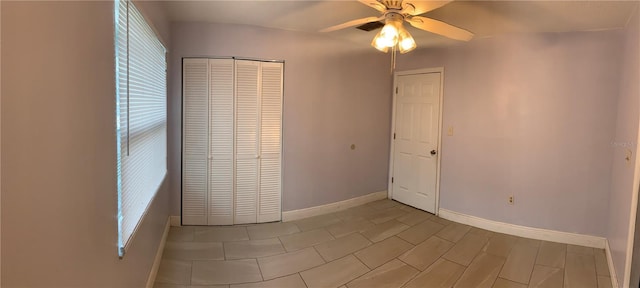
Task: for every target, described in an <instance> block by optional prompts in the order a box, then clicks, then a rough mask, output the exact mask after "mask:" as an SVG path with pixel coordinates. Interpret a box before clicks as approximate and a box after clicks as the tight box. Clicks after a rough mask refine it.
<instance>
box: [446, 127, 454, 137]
mask: <svg viewBox="0 0 640 288" xmlns="http://www.w3.org/2000/svg"><path fill="white" fill-rule="evenodd" d="M447 136H453V126H449V129H447Z"/></svg>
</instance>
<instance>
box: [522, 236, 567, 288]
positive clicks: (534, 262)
mask: <svg viewBox="0 0 640 288" xmlns="http://www.w3.org/2000/svg"><path fill="white" fill-rule="evenodd" d="M542 244H544V241H540V245H538V249H537V250H536V258H535V259H534V260H533V267H531V274H529V281H527V285H529V284H530V283H531V279H532V278H533V271H534V270H536V263H537V262H538V256H540V250H541V249H542ZM565 261H566V259H565ZM563 286H564V285H563Z"/></svg>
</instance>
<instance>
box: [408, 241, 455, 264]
mask: <svg viewBox="0 0 640 288" xmlns="http://www.w3.org/2000/svg"><path fill="white" fill-rule="evenodd" d="M453 245H454V244H453V243H451V242H449V241H447V240H443V239H440V238H438V237H437V236H432V237H431V238H429V239H427V240H425V241H424V242H422V243H420V244H418V246H416V247H414V248H413V249H411V250H409V251H407V252H406V253H404V254H402V256H400V257H398V259H400V260H402V261H403V262H405V263H407V264H409V265H411V266H413V267H415V268H417V269H418V270H420V271H424V270H425V269H427V267H429V266H431V264H433V263H434V262H436V260H438V258H440V257H441V256H442V255H444V253H446V252H447V251H449V249H451V247H453Z"/></svg>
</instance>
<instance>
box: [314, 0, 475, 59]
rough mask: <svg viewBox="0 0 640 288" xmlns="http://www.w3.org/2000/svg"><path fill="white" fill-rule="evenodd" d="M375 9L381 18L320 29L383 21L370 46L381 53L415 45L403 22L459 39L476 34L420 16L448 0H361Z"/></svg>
mask: <svg viewBox="0 0 640 288" xmlns="http://www.w3.org/2000/svg"><path fill="white" fill-rule="evenodd" d="M358 1H359V2H360V3H362V4H365V5H367V6H369V7H371V8H373V9H376V10H378V11H379V12H380V13H382V15H381V16H378V17H375V16H374V17H366V18H361V19H356V20H351V21H348V22H345V23H342V24H339V25H335V26H331V27H328V28H325V29H322V30H320V32H331V31H336V30H340V29H344V28H348V27H353V26H357V25H361V24H365V23H370V22H377V21H381V20H384V22H385V25H384V27H383V28H382V30H380V32H378V34H377V35H376V36H375V37H374V38H373V41H372V42H371V46H373V47H375V48H376V49H378V50H380V51H382V52H385V53H386V52H388V51H389V48H391V49H393V51H394V52H395V51H396V47H397V50H399V51H400V53H407V52H409V51H411V50H413V49H415V48H416V41H415V40H414V39H413V37H411V35H410V34H409V31H407V29H405V28H404V27H403V26H402V21H403V20H404V21H407V22H409V24H411V26H413V27H416V28H418V29H421V30H425V31H428V32H431V33H435V34H438V35H442V36H445V37H448V38H451V39H455V40H460V41H469V40H471V38H473V33H471V32H469V31H467V30H464V29H462V28H458V27H455V26H453V25H450V24H447V23H445V22H442V21H438V20H435V19H431V18H427V17H422V16H418V15H420V14H423V13H426V12H429V11H431V10H435V9H437V8H440V7H442V6H444V5H446V4H448V3H450V2H451V1H453V0H448V1H414V0H410V1H403V0H358Z"/></svg>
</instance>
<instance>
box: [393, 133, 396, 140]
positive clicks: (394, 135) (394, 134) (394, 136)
mask: <svg viewBox="0 0 640 288" xmlns="http://www.w3.org/2000/svg"><path fill="white" fill-rule="evenodd" d="M393 140H396V133H395V132H394V133H393Z"/></svg>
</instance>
